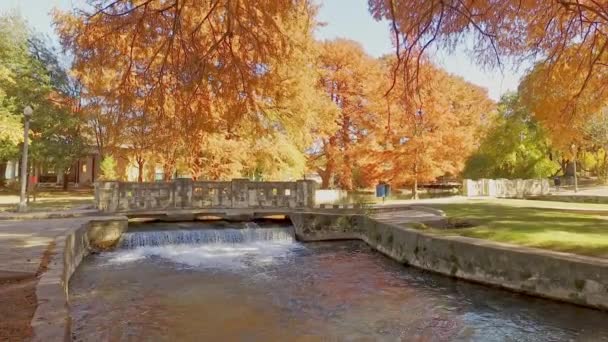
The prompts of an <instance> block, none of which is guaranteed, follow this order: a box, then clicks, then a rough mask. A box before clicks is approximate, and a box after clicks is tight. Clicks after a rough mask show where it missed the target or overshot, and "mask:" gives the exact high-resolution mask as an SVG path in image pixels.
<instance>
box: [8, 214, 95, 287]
mask: <svg viewBox="0 0 608 342" xmlns="http://www.w3.org/2000/svg"><path fill="white" fill-rule="evenodd" d="M86 220H88V219H86V218H69V219H46V220H27V221H9V220H1V221H0V280H2V279H13V278H21V277H28V276H32V275H35V274H36V271H37V270H38V267H39V265H40V261H41V260H42V256H43V255H44V252H45V251H46V250H47V249H48V248H49V245H50V243H51V242H53V240H54V239H55V237H57V236H59V235H62V234H66V233H67V232H68V231H70V230H72V229H76V228H78V227H80V226H81V225H82V224H83V223H84V222H85V221H86Z"/></svg>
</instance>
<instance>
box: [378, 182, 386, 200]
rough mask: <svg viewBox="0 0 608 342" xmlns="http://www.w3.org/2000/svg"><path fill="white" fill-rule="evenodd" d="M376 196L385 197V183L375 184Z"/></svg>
mask: <svg viewBox="0 0 608 342" xmlns="http://www.w3.org/2000/svg"><path fill="white" fill-rule="evenodd" d="M376 197H386V185H385V184H382V183H381V184H378V185H376Z"/></svg>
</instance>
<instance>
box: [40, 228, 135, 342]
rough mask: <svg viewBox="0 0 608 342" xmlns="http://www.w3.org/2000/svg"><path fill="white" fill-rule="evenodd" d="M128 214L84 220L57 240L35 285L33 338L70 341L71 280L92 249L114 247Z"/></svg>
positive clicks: (123, 230)
mask: <svg viewBox="0 0 608 342" xmlns="http://www.w3.org/2000/svg"><path fill="white" fill-rule="evenodd" d="M127 226H128V220H127V218H126V217H121V216H116V217H104V218H91V220H84V223H83V225H82V226H81V227H79V228H77V229H75V230H73V231H71V232H70V233H68V234H67V235H64V236H61V237H58V238H57V239H55V251H56V252H55V254H54V255H53V257H52V258H51V260H50V262H49V265H48V270H47V271H46V272H45V273H44V274H43V275H42V277H41V278H40V280H39V282H38V285H37V286H36V297H37V301H38V307H37V308H36V312H35V313H34V318H33V319H32V322H31V326H32V330H33V339H32V340H33V341H41V342H42V341H44V342H47V341H71V340H72V337H71V329H70V328H71V322H70V310H69V293H68V290H69V282H70V278H71V277H72V275H73V274H74V272H75V271H76V268H77V267H78V265H80V263H81V262H82V260H83V259H84V258H85V257H86V256H87V255H88V254H89V252H90V250H91V249H106V248H109V247H112V246H113V245H114V244H115V243H116V242H118V240H119V239H120V236H121V235H122V233H124V232H125V231H126V230H127Z"/></svg>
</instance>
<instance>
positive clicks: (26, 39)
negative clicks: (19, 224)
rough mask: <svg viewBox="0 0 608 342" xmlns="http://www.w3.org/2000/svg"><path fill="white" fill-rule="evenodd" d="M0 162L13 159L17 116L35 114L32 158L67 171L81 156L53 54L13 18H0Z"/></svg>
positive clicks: (69, 95) (66, 88) (70, 99)
mask: <svg viewBox="0 0 608 342" xmlns="http://www.w3.org/2000/svg"><path fill="white" fill-rule="evenodd" d="M0 36H1V38H2V39H0V41H1V42H0V44H2V45H3V46H2V49H0V75H1V76H0V127H1V128H2V129H0V145H1V146H2V147H0V159H4V160H6V159H9V158H16V157H17V151H18V149H17V144H18V143H21V142H22V139H23V136H22V135H23V129H22V123H21V118H22V114H21V113H22V111H23V108H24V107H25V106H28V105H29V106H32V107H33V108H34V116H33V118H32V126H31V128H32V130H31V140H32V148H31V158H32V161H33V163H32V164H34V163H37V164H43V165H46V166H48V167H51V168H57V169H61V170H69V166H71V164H72V163H73V162H74V160H76V159H77V158H79V157H80V156H82V154H83V153H84V152H86V148H85V142H84V139H83V137H82V136H81V134H80V123H81V121H80V118H79V116H78V115H77V113H76V111H77V101H76V95H77V94H76V93H75V92H76V90H75V88H74V87H73V84H72V83H70V78H69V77H68V75H67V73H66V72H65V69H64V68H62V67H61V65H60V63H59V62H58V59H57V57H56V54H55V52H54V51H53V50H52V49H49V48H48V47H47V45H46V44H45V43H44V41H43V39H42V38H41V37H40V36H36V35H35V34H32V33H30V32H29V31H28V29H27V26H26V25H25V23H24V22H23V20H22V19H21V18H19V17H17V16H4V17H0Z"/></svg>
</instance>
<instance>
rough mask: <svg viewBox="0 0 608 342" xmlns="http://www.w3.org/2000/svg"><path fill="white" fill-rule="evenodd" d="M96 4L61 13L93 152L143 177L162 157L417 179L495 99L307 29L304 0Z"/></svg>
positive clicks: (349, 178) (311, 12)
mask: <svg viewBox="0 0 608 342" xmlns="http://www.w3.org/2000/svg"><path fill="white" fill-rule="evenodd" d="M91 5H92V6H91V7H89V8H88V10H83V11H78V12H74V13H57V14H56V23H57V28H58V32H59V33H60V36H61V39H62V43H63V45H64V47H65V48H67V49H68V50H70V52H71V53H72V54H73V56H74V66H73V73H74V75H75V76H76V77H77V78H78V80H79V81H80V82H81V83H82V85H83V87H84V89H86V91H85V92H84V93H83V104H84V105H83V107H84V112H86V113H87V115H88V121H89V124H90V125H91V126H92V127H93V128H94V130H93V132H95V138H96V139H95V140H96V142H97V145H98V148H99V150H100V152H101V153H102V154H103V155H120V154H122V156H121V157H125V158H128V159H129V160H131V162H132V163H133V164H135V165H136V166H137V167H138V169H139V170H140V174H139V178H140V179H141V180H145V179H149V178H150V176H149V173H151V172H150V171H149V170H150V169H151V168H152V169H153V168H154V167H155V166H157V165H162V167H163V174H164V175H165V177H166V178H169V177H171V176H172V175H174V174H175V171H176V170H178V171H180V173H181V174H189V175H191V176H193V177H194V178H209V179H225V178H230V177H235V176H248V177H258V178H267V179H285V178H299V177H302V176H303V175H304V174H305V173H307V172H315V173H318V174H319V175H320V176H321V178H322V179H323V186H324V187H330V186H340V187H343V188H347V189H350V188H354V187H359V186H368V185H370V184H373V183H375V182H377V181H379V180H383V181H389V182H392V183H393V184H395V185H415V184H417V183H418V182H425V181H429V180H433V179H434V178H435V177H437V176H441V175H444V174H446V173H451V174H456V173H458V172H459V171H460V169H461V168H462V164H463V161H464V160H465V159H466V157H467V156H468V155H469V154H470V153H471V152H472V150H473V149H474V147H475V146H476V145H475V144H476V138H477V137H478V135H479V134H480V129H481V127H482V125H483V120H482V118H483V117H484V115H485V114H487V112H489V111H490V110H491V109H492V103H491V102H490V101H489V100H488V99H487V96H486V94H485V91H484V90H483V89H480V88H478V87H476V86H473V85H471V84H468V83H466V82H464V81H463V80H462V79H460V78H458V77H454V76H452V75H448V74H447V73H445V72H444V71H442V70H440V69H438V68H436V67H434V66H433V65H432V64H430V63H429V62H427V61H425V60H424V59H411V60H410V61H409V62H408V63H403V61H401V60H400V59H396V58H393V57H385V58H380V59H374V58H372V57H370V56H368V55H366V53H365V52H364V51H363V49H362V48H361V47H360V46H358V45H357V44H356V43H353V42H350V41H346V40H337V41H333V42H317V41H315V40H314V39H313V30H314V28H315V26H316V21H315V14H316V7H315V6H314V5H312V4H311V3H310V2H309V1H304V0H301V1H293V0H289V1H288V0H285V1H283V0H281V1H252V0H215V1H205V2H202V1H198V0H172V1H155V0H139V1H121V0H113V1H108V0H95V1H91ZM412 66H415V70H416V81H417V82H412V79H411V78H408V77H406V76H405V75H408V74H407V73H408V72H409V71H411V70H412V68H411V67H412ZM388 89H391V91H390V92H388V93H387V90H388ZM146 170H148V171H146Z"/></svg>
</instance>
